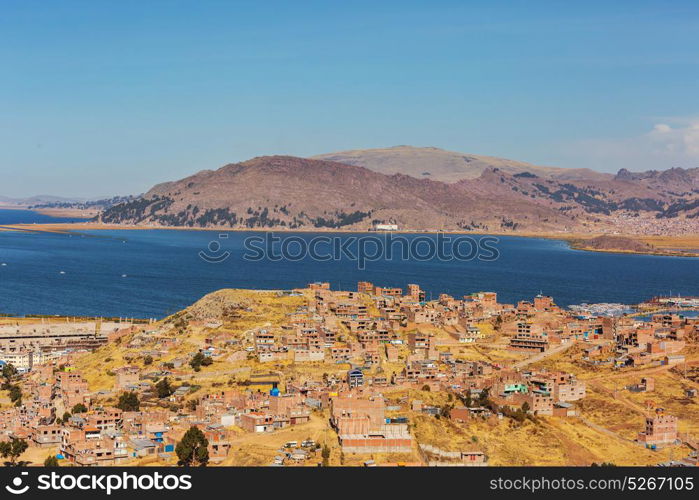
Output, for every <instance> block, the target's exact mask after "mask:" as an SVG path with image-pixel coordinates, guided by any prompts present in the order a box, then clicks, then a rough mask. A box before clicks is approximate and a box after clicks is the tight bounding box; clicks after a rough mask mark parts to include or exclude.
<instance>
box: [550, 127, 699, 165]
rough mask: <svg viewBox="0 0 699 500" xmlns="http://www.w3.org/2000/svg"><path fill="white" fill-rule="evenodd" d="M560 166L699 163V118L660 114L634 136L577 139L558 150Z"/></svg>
mask: <svg viewBox="0 0 699 500" xmlns="http://www.w3.org/2000/svg"><path fill="white" fill-rule="evenodd" d="M557 163H558V164H559V165H561V166H576V167H588V168H592V169H595V170H600V171H604V172H616V171H617V170H619V169H620V168H627V169H629V170H632V171H640V170H650V169H654V170H665V169H668V168H672V167H684V168H692V167H699V118H697V117H693V118H677V117H674V118H673V117H670V118H667V117H666V118H663V119H662V121H661V120H658V122H657V123H655V124H654V125H652V126H650V125H649V131H648V132H646V133H643V134H641V135H638V136H635V137H627V138H620V139H591V140H583V141H578V142H576V143H574V144H570V145H569V146H567V147H564V148H563V150H562V151H561V157H560V161H559V162H557Z"/></svg>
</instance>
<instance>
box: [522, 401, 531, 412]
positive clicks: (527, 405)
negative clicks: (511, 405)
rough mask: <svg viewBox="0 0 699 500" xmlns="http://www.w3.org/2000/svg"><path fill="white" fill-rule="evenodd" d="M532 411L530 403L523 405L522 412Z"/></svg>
mask: <svg viewBox="0 0 699 500" xmlns="http://www.w3.org/2000/svg"><path fill="white" fill-rule="evenodd" d="M530 409H531V407H530V406H529V403H527V402H526V401H525V402H524V403H522V411H523V412H524V413H528V412H529V410H530Z"/></svg>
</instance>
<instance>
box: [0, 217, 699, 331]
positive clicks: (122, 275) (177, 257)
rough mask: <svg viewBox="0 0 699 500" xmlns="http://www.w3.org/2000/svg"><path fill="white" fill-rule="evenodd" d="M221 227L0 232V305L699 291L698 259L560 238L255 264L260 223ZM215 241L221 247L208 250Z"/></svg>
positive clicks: (124, 309) (617, 298) (33, 307)
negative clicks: (227, 291) (478, 252)
mask: <svg viewBox="0 0 699 500" xmlns="http://www.w3.org/2000/svg"><path fill="white" fill-rule="evenodd" d="M225 234H226V235H227V238H219V233H216V232H210V231H173V230H137V231H129V230H124V231H87V232H81V233H75V234H49V233H27V232H0V263H4V264H5V265H4V266H0V312H4V313H11V314H62V315H82V316H134V317H157V318H160V317H163V316H165V315H167V314H168V313H172V312H174V311H176V310H179V309H181V308H183V307H186V306H187V305H189V304H191V303H192V302H194V301H196V300H198V299H199V298H200V297H202V296H203V295H205V294H206V293H209V292H212V291H214V290H217V289H220V288H256V289H280V288H292V287H300V286H304V285H306V284H307V283H309V282H313V281H321V280H322V281H329V282H330V283H331V285H332V287H333V288H334V289H337V288H341V289H356V284H357V281H360V280H366V281H372V282H374V283H376V284H380V285H384V286H401V287H405V285H406V284H408V283H418V284H420V285H421V286H422V287H423V289H425V290H426V291H427V292H428V293H429V294H431V296H432V297H434V298H436V297H437V295H438V294H439V293H442V292H444V293H449V294H451V295H454V296H456V297H460V296H462V295H464V294H466V293H470V292H476V291H481V290H492V291H496V292H498V294H499V298H500V301H501V302H510V303H514V302H516V301H517V300H520V299H525V298H526V299H530V298H531V297H532V296H534V295H535V294H537V293H538V292H539V291H542V292H543V293H545V294H548V295H552V296H553V297H554V298H555V299H556V302H558V303H559V304H560V305H570V304H577V303H581V302H623V303H637V302H640V301H642V300H645V299H648V298H650V297H652V296H654V295H667V294H669V293H672V294H682V295H699V279H698V278H699V272H698V271H699V260H696V259H692V258H680V257H657V256H644V255H619V254H605V253H593V252H583V251H578V250H571V249H570V248H569V247H568V246H567V244H565V243H563V242H560V241H552V240H544V239H531V238H518V237H500V238H499V240H500V241H499V243H498V244H497V245H496V246H497V248H498V251H499V252H500V257H499V258H498V259H497V260H495V261H492V262H484V261H480V260H472V261H468V262H464V261H459V260H451V261H441V260H438V259H432V260H428V261H415V260H411V261H402V260H401V259H400V258H399V256H394V257H393V258H392V259H381V260H379V261H375V262H368V263H367V265H366V269H364V270H359V269H358V268H357V262H356V261H353V260H351V259H347V258H343V259H340V260H339V261H322V262H318V261H314V260H313V259H311V258H305V259H303V260H300V261H297V262H290V261H287V260H280V261H275V260H271V259H265V260H262V261H256V262H251V261H248V260H245V259H244V258H243V254H244V253H245V249H244V240H245V238H246V237H249V236H254V235H259V234H260V233H252V232H250V233H248V232H227V233H225ZM326 234H327V233H326ZM279 235H280V236H281V237H282V238H292V237H293V238H302V239H306V240H307V239H310V238H311V237H312V236H313V235H312V234H302V233H297V234H290V233H285V234H284V233H280V234H279ZM341 237H342V238H348V237H350V235H344V236H341ZM412 237H417V236H411V237H410V238H412ZM420 237H422V238H424V237H425V235H421V236H420ZM430 237H435V236H434V235H433V236H430ZM211 241H216V242H217V243H219V244H220V246H221V248H220V249H216V248H215V247H214V248H215V250H216V251H214V252H212V251H211V250H208V247H209V244H210V242H211ZM200 251H206V252H208V253H209V254H211V256H214V257H215V256H218V255H222V254H223V252H230V257H229V258H228V259H227V260H225V261H224V262H222V263H218V264H214V263H209V262H206V261H204V260H202V258H201V257H200V256H199V252H200Z"/></svg>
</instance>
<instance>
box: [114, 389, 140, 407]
mask: <svg viewBox="0 0 699 500" xmlns="http://www.w3.org/2000/svg"><path fill="white" fill-rule="evenodd" d="M116 407H117V408H119V409H120V410H123V411H138V410H139V409H140V408H141V402H140V401H139V400H138V394H136V393H135V392H125V393H123V394H122V395H121V396H119V402H118V403H117V404H116Z"/></svg>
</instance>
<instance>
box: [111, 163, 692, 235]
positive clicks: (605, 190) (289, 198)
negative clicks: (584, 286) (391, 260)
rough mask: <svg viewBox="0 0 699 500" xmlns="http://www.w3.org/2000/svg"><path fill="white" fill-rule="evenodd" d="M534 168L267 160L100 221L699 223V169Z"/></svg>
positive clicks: (183, 184)
mask: <svg viewBox="0 0 699 500" xmlns="http://www.w3.org/2000/svg"><path fill="white" fill-rule="evenodd" d="M522 165H524V164H522ZM532 170H533V171H529V170H522V171H520V172H515V173H513V172H512V171H511V169H509V167H508V168H499V167H496V168H485V169H484V170H482V171H481V172H480V174H479V175H478V176H477V177H476V178H466V179H461V180H458V181H456V182H450V183H447V182H441V181H435V180H432V179H430V178H422V179H420V178H417V177H414V176H411V175H406V174H405V173H394V174H391V175H387V174H382V173H379V172H375V171H372V170H370V169H368V168H365V167H361V166H356V165H347V164H343V163H338V162H333V161H326V160H314V159H303V158H296V157H290V156H268V157H258V158H253V159H251V160H248V161H245V162H242V163H236V164H229V165H226V166H224V167H222V168H220V169H218V170H206V171H202V172H199V173H197V174H194V175H192V176H190V177H186V178H184V179H181V180H178V181H173V182H166V183H163V184H159V185H157V186H155V187H153V188H152V189H151V190H150V191H148V192H147V193H146V194H145V195H143V196H142V197H139V198H137V199H133V200H129V201H127V202H125V203H121V204H118V205H116V206H113V207H111V208H108V209H106V210H105V211H104V212H102V214H101V215H100V216H99V220H100V221H101V222H105V223H113V224H140V225H159V226H181V227H234V228H287V229H322V228H328V229H337V228H342V229H352V230H366V229H369V228H371V227H372V225H373V224H375V223H378V222H386V223H389V222H390V223H396V224H398V226H399V227H400V228H401V229H415V230H476V231H514V230H519V231H560V230H569V231H587V232H592V229H593V228H594V229H595V230H597V231H602V232H604V231H607V230H613V229H614V227H615V224H616V223H617V221H616V219H615V218H618V216H623V217H624V218H625V219H624V220H627V221H628V220H631V221H632V222H633V220H634V217H641V218H644V219H648V218H652V220H658V221H662V220H663V219H666V220H669V219H672V220H673V221H675V222H676V221H677V220H689V221H692V222H694V221H699V217H698V214H699V190H698V189H697V188H696V180H697V169H693V170H683V169H672V170H669V171H665V172H660V173H658V172H655V173H654V172H649V173H638V174H631V173H629V172H626V171H621V172H619V174H618V175H617V176H611V175H607V174H601V175H602V176H603V177H600V176H599V175H593V176H591V177H590V178H586V179H561V178H557V177H556V175H557V174H556V175H554V174H552V173H551V172H549V171H546V172H544V173H543V174H542V172H541V170H537V169H536V168H533V169H532ZM561 170H562V169H561ZM537 172H538V173H537ZM651 225H653V224H651Z"/></svg>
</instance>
